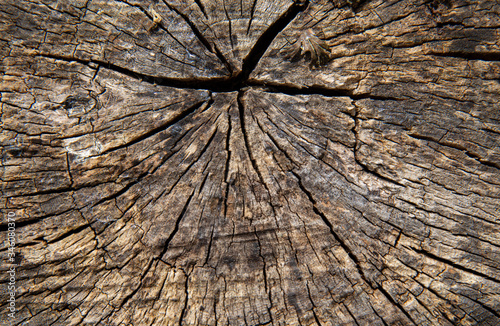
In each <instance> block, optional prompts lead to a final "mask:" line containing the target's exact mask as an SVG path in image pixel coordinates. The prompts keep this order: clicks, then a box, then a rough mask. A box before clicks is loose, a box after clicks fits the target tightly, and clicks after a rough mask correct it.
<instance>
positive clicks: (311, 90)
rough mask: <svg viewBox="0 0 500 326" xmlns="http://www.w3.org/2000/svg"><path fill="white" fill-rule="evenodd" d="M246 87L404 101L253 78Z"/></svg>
mask: <svg viewBox="0 0 500 326" xmlns="http://www.w3.org/2000/svg"><path fill="white" fill-rule="evenodd" d="M246 85H247V86H254V87H260V88H262V89H263V90H264V91H266V92H269V93H282V94H286V95H323V96H326V97H350V98H351V99H353V100H362V99H371V100H383V101H402V100H404V99H403V98H396V97H390V96H377V95H370V94H369V93H365V94H354V93H353V92H352V91H350V90H346V89H335V88H328V87H324V86H321V85H312V86H298V85H294V84H290V83H284V84H281V83H275V82H268V81H262V80H258V79H253V78H250V79H249V80H248V81H247V82H246Z"/></svg>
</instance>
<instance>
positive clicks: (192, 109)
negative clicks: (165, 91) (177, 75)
mask: <svg viewBox="0 0 500 326" xmlns="http://www.w3.org/2000/svg"><path fill="white" fill-rule="evenodd" d="M203 103H207V102H206V101H202V102H198V103H196V104H195V105H193V106H191V107H189V108H188V109H186V110H184V111H183V112H181V113H180V114H179V115H177V116H176V117H174V118H172V119H171V120H169V121H167V122H165V123H163V124H162V125H160V126H158V127H156V128H154V129H151V130H150V131H148V132H146V133H144V134H142V135H140V136H139V137H137V138H134V139H132V140H131V141H129V142H127V143H125V144H122V145H119V146H116V147H111V148H108V149H107V150H105V151H103V152H101V153H100V155H104V154H107V153H109V152H113V151H116V150H119V149H122V148H125V147H130V146H132V145H134V144H137V143H139V142H141V141H143V140H145V139H147V138H149V137H152V136H154V135H156V134H158V133H160V132H162V131H164V130H166V129H168V128H170V127H172V126H173V125H175V124H176V123H178V122H180V121H181V120H184V119H185V118H187V117H188V116H190V115H192V114H193V113H195V112H196V111H197V110H198V109H199V108H200V107H201V106H202V105H203Z"/></svg>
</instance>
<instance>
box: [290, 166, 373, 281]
mask: <svg viewBox="0 0 500 326" xmlns="http://www.w3.org/2000/svg"><path fill="white" fill-rule="evenodd" d="M290 173H292V174H293V175H294V176H295V178H296V179H297V184H298V186H299V188H300V190H302V192H303V193H304V194H305V195H306V196H307V198H308V199H309V201H310V202H311V204H312V209H313V211H314V213H315V214H316V215H318V216H319V217H321V219H322V220H323V222H324V223H325V224H326V225H327V226H328V227H329V228H330V233H331V234H332V235H333V237H334V238H335V240H336V241H337V242H338V243H339V244H340V246H341V247H342V249H344V251H345V252H346V253H347V255H348V256H349V258H350V259H351V260H352V261H353V263H354V265H355V266H356V269H357V270H358V272H359V274H360V276H361V278H362V279H363V280H364V281H365V282H366V283H367V284H368V285H370V286H371V287H372V288H376V286H374V285H373V284H372V282H370V281H369V280H368V279H367V278H366V276H365V273H364V272H363V269H362V268H361V265H360V261H359V259H358V257H356V255H355V254H354V253H353V252H352V250H351V248H349V246H348V245H347V244H346V243H345V242H344V240H342V239H341V238H340V236H339V235H338V234H337V233H336V232H335V231H334V229H333V225H332V223H331V222H330V221H329V220H328V218H327V217H326V216H325V214H323V213H322V212H321V211H320V210H319V209H318V208H317V202H316V200H315V199H314V197H313V196H312V194H311V192H310V191H309V190H307V189H306V187H305V186H304V184H303V183H302V178H301V177H300V176H299V175H298V174H297V173H296V172H294V171H290Z"/></svg>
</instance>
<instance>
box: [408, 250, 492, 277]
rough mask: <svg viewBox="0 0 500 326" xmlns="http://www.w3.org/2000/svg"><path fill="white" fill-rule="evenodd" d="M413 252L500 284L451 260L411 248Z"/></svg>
mask: <svg viewBox="0 0 500 326" xmlns="http://www.w3.org/2000/svg"><path fill="white" fill-rule="evenodd" d="M411 249H412V250H413V251H415V252H416V253H419V254H422V255H424V256H426V257H428V258H430V259H432V260H436V261H438V262H441V263H443V264H445V265H448V266H452V267H453V268H456V269H458V270H461V271H462V272H466V273H470V274H474V275H476V276H479V277H482V278H484V279H487V280H488V281H492V282H495V283H500V280H497V279H495V278H493V277H491V276H488V275H486V274H483V273H481V272H478V271H476V270H473V269H470V268H467V267H464V266H462V265H459V264H457V263H454V262H452V261H451V260H448V259H446V258H442V257H439V256H436V255H434V254H432V253H430V252H428V251H425V250H421V249H414V248H411Z"/></svg>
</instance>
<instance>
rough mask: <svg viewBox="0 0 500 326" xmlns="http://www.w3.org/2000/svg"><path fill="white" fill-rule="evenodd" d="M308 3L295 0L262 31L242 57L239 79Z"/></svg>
mask: <svg viewBox="0 0 500 326" xmlns="http://www.w3.org/2000/svg"><path fill="white" fill-rule="evenodd" d="M308 5H309V0H305V1H295V2H294V3H293V4H292V5H291V6H290V7H289V8H288V10H287V11H286V12H285V13H284V14H282V15H281V16H280V17H279V18H278V19H277V20H276V21H275V22H274V23H273V24H271V25H270V26H269V27H268V28H267V29H266V30H265V31H264V32H263V33H262V35H261V36H260V37H259V39H258V40H257V42H255V44H254V46H253V47H252V49H251V50H250V52H248V55H247V56H246V58H245V59H243V64H242V66H241V73H240V74H239V76H238V77H239V78H240V79H241V80H247V79H248V76H250V74H251V73H252V71H253V70H254V69H255V67H256V66H257V64H258V63H259V61H260V59H261V58H262V56H263V55H264V53H265V52H266V51H267V49H268V48H269V46H270V45H271V43H272V42H273V41H274V39H275V38H276V36H277V35H278V34H279V33H280V32H281V31H283V30H284V29H285V27H287V26H288V24H289V23H290V22H291V21H292V20H293V19H294V18H295V17H296V16H297V15H298V14H299V13H300V12H302V11H304V10H305V9H306V8H307V6H308Z"/></svg>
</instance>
